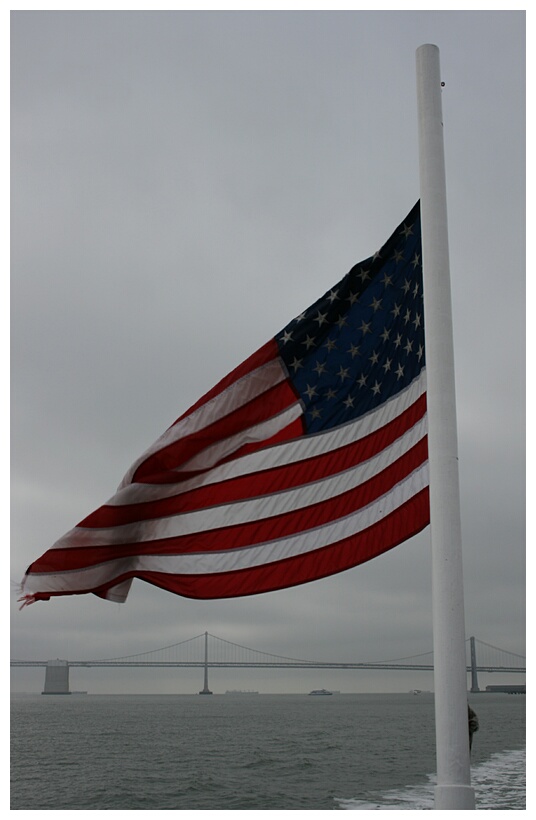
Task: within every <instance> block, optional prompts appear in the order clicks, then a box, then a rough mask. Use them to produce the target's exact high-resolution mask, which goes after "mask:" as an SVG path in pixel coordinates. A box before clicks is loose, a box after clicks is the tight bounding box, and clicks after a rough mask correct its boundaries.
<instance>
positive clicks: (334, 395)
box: [326, 387, 337, 399]
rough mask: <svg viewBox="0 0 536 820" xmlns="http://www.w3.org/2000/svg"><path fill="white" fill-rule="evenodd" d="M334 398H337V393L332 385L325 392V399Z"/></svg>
mask: <svg viewBox="0 0 536 820" xmlns="http://www.w3.org/2000/svg"><path fill="white" fill-rule="evenodd" d="M335 398H337V393H336V392H335V390H333V388H332V387H330V388H329V390H328V391H327V393H326V399H335Z"/></svg>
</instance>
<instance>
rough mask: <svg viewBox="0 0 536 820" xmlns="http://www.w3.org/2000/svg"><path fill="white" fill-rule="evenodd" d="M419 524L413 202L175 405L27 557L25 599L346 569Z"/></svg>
mask: <svg viewBox="0 0 536 820" xmlns="http://www.w3.org/2000/svg"><path fill="white" fill-rule="evenodd" d="M428 523H429V496H428V455H427V421H426V370H425V354H424V315H423V285H422V259H421V230H420V210H419V203H417V204H416V205H415V206H414V207H413V209H412V210H411V212H410V213H409V214H408V216H407V217H406V219H405V220H404V222H402V223H401V225H399V227H398V228H397V229H396V231H395V232H394V233H393V235H392V236H391V237H390V239H389V240H388V241H387V242H386V243H385V245H384V246H383V247H382V248H381V250H380V251H378V252H377V253H375V254H374V255H373V256H371V257H370V258H368V259H366V260H365V261H364V262H361V263H359V264H357V265H355V266H354V267H353V268H352V269H351V270H350V271H349V273H347V274H346V276H345V277H344V278H343V279H342V280H341V281H340V282H339V283H338V284H337V285H335V286H334V287H333V288H331V289H330V290H329V291H328V292H327V293H325V295H324V296H323V297H322V298H321V299H318V300H317V301H316V302H315V303H314V304H313V305H312V306H311V307H309V308H308V309H307V310H305V311H304V312H303V313H301V314H300V315H299V316H297V317H296V318H295V319H293V320H292V321H291V322H290V323H289V324H288V325H287V326H286V327H285V328H283V330H281V331H280V332H279V333H278V334H276V336H275V337H274V338H272V339H271V340H270V341H269V342H267V344H265V345H263V346H262V347H261V348H260V349H259V350H258V351H256V353H254V354H253V355H252V356H250V357H249V358H248V359H247V360H246V361H245V362H243V363H242V364H241V365H240V366H239V367H237V368H236V369H235V370H233V371H232V372H231V373H230V374H229V375H228V376H227V377H226V378H224V379H223V380H222V381H221V382H220V383H219V384H217V385H216V387H214V388H213V389H212V390H211V391H209V392H208V393H207V394H206V395H205V396H203V398H201V399H200V400H199V401H198V402H197V403H196V404H195V405H193V407H191V408H190V409H189V410H188V411H187V412H186V413H184V414H183V415H182V416H180V418H178V419H177V421H176V422H175V423H174V424H172V425H171V427H169V428H168V430H166V432H165V433H164V434H163V435H162V436H161V437H160V438H159V439H158V440H157V441H156V442H155V444H154V445H152V446H151V447H150V448H149V449H148V450H147V451H146V452H145V453H144V454H143V455H142V456H141V457H140V458H139V459H138V460H137V461H136V462H135V463H134V465H133V466H132V467H131V468H130V470H129V471H128V473H127V474H126V476H125V477H124V479H123V481H122V482H121V484H120V486H119V488H118V491H117V493H116V494H115V495H114V496H113V497H112V498H111V499H110V500H109V501H108V502H107V503H106V504H104V505H103V506H102V507H100V508H99V509H98V510H96V511H95V512H93V513H92V514H91V515H89V516H88V517H87V518H85V519H84V520H83V521H81V522H80V524H78V525H77V526H76V527H75V528H74V529H72V530H70V531H69V532H68V533H67V534H66V535H64V536H63V538H60V540H59V541H57V542H56V543H55V544H54V545H53V546H52V548H51V549H49V550H48V551H47V552H46V553H45V554H44V555H43V556H42V557H41V558H39V559H38V560H37V561H35V562H34V563H33V564H31V566H30V567H29V568H28V570H27V573H26V575H25V578H24V580H23V593H24V594H23V598H22V599H21V600H22V601H23V602H24V603H31V602H33V601H35V600H47V599H49V598H50V597H51V596H57V595H73V594H84V593H88V592H92V593H94V594H96V595H98V596H100V597H103V598H107V599H109V600H114V601H124V600H125V599H126V597H127V594H128V591H129V588H130V585H131V583H132V580H133V579H134V578H139V579H142V580H144V581H147V582H149V583H151V584H154V585H155V586H157V587H161V588H163V589H166V590H169V591H170V592H173V593H176V594H179V595H183V596H186V597H190V598H227V597H237V596H242V595H250V594H254V593H260V592H267V591H270V590H275V589H281V588H285V587H291V586H294V585H296V584H302V583H305V582H309V581H312V580H315V579H319V578H322V577H326V576H328V575H332V574H334V573H337V572H341V571H343V570H346V569H349V568H350V567H354V566H356V565H358V564H361V563H363V562H365V561H368V560H370V559H371V558H374V557H375V556H377V555H380V554H381V553H383V552H385V551H387V550H389V549H391V548H392V547H394V546H396V545H397V544H400V543H401V542H402V541H404V540H406V539H408V538H410V537H411V536H413V535H415V534H416V533H417V532H419V531H420V530H422V529H423V528H424V527H425V526H426V525H427V524H428Z"/></svg>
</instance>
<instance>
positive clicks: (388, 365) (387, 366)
mask: <svg viewBox="0 0 536 820" xmlns="http://www.w3.org/2000/svg"><path fill="white" fill-rule="evenodd" d="M392 362H393V360H392V359H387V360H386V362H385V364H384V365H383V369H384V370H385V372H386V373H387V371H388V370H390V369H391V364H392Z"/></svg>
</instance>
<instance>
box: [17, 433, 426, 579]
mask: <svg viewBox="0 0 536 820" xmlns="http://www.w3.org/2000/svg"><path fill="white" fill-rule="evenodd" d="M427 455H428V452H427V440H426V438H424V439H422V440H421V441H419V442H418V443H417V444H416V445H415V446H414V447H413V448H412V449H411V450H409V451H408V452H407V453H405V454H404V455H403V456H401V458H399V459H398V460H397V461H395V462H394V463H393V464H392V465H390V466H389V467H387V468H386V469H385V470H383V471H382V472H381V473H379V474H378V475H376V476H374V477H373V478H371V479H370V480H369V481H366V482H365V483H363V484H361V485H359V486H358V487H356V488H354V489H352V490H348V491H347V492H345V493H341V494H340V495H338V496H336V498H329V499H327V500H325V501H321V502H318V503H315V504H311V505H310V506H308V507H305V508H302V509H298V510H292V511H290V512H286V513H281V514H279V515H274V516H272V517H270V518H266V519H264V520H257V521H252V522H248V523H245V524H234V525H232V526H229V527H222V528H219V529H213V530H208V531H206V532H199V533H192V534H190V535H183V536H178V537H175V538H162V539H159V540H155V541H150V542H136V543H125V544H119V543H117V544H113V545H111V546H104V547H73V548H67V549H63V548H62V549H54V548H52V549H50V550H48V552H46V553H45V554H44V555H43V556H42V557H41V558H40V559H39V560H38V561H36V562H35V563H34V564H32V566H31V571H32V572H57V571H58V572H62V571H66V570H74V569H81V568H84V567H88V566H93V565H95V564H100V563H102V562H104V561H111V560H113V559H114V558H117V557H126V556H130V555H168V554H169V555H174V554H175V555H179V554H187V553H191V552H204V553H208V552H221V551H222V550H232V549H238V548H240V547H247V546H250V545H254V544H260V543H263V542H265V541H275V540H277V539H279V538H285V537H288V536H291V535H295V534H296V533H299V532H305V531H307V530H310V529H315V528H316V527H320V526H322V525H324V524H327V523H329V522H330V521H333V520H336V519H338V518H343V517H345V516H347V515H350V514H351V513H352V512H355V511H356V510H358V509H361V508H363V507H366V506H367V505H368V504H370V503H372V502H373V501H374V500H375V499H377V498H379V497H381V496H383V495H385V494H386V493H388V492H389V490H391V489H392V488H393V487H394V486H395V485H396V484H398V483H399V482H400V481H402V479H404V478H405V477H406V476H408V475H409V474H410V473H412V472H413V471H414V470H415V469H417V467H419V466H420V465H421V464H423V463H424V462H425V461H426V459H427Z"/></svg>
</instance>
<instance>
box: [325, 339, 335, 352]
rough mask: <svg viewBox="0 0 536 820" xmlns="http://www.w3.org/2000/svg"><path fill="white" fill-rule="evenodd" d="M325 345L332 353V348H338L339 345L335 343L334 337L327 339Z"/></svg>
mask: <svg viewBox="0 0 536 820" xmlns="http://www.w3.org/2000/svg"><path fill="white" fill-rule="evenodd" d="M324 347H327V349H328V353H331V351H332V350H337V345H336V344H335V340H334V339H327V340H326V344H325V345H324Z"/></svg>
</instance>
